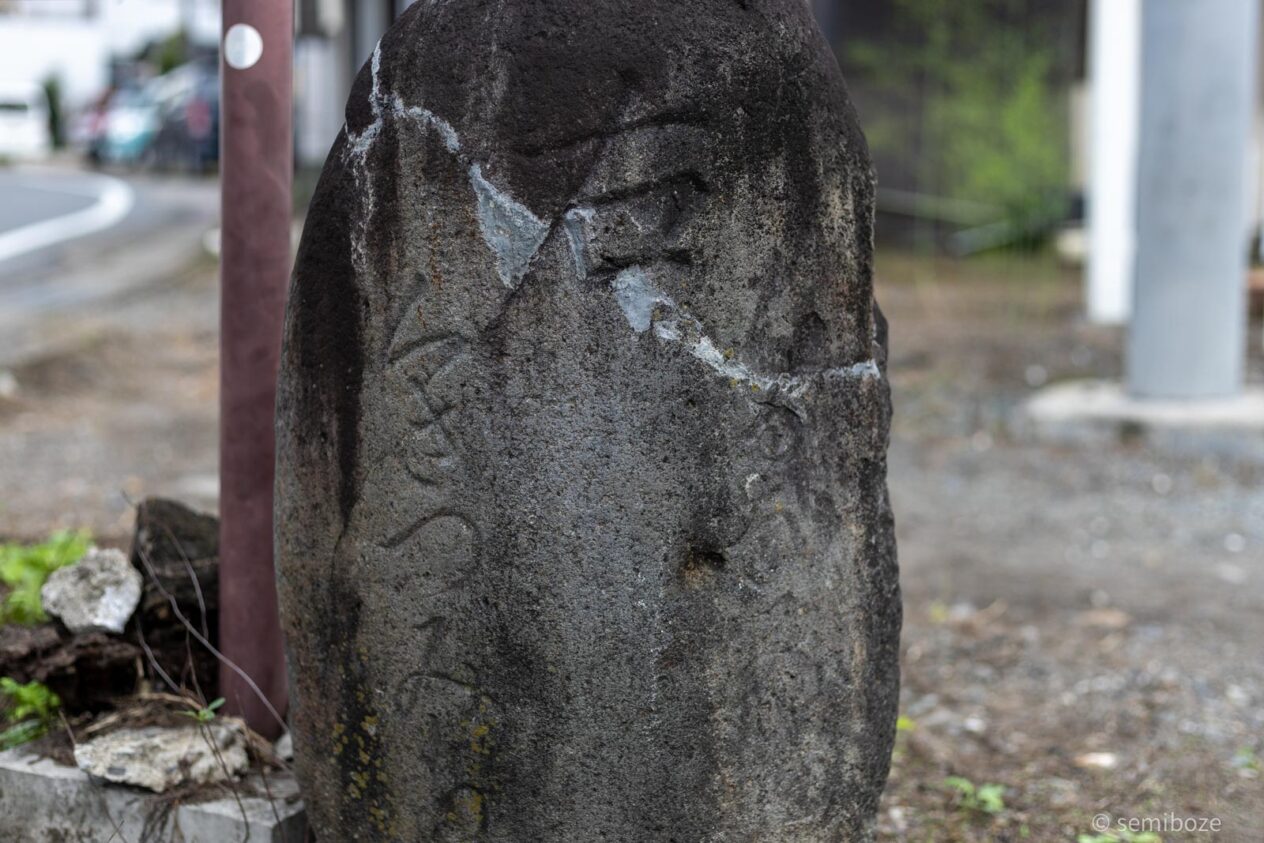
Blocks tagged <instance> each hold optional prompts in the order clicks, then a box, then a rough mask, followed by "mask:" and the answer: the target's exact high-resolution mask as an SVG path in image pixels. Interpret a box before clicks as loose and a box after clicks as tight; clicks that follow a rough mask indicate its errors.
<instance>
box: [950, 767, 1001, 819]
mask: <svg viewBox="0 0 1264 843" xmlns="http://www.w3.org/2000/svg"><path fill="white" fill-rule="evenodd" d="M944 786H945V787H947V788H948V789H949V790H952V791H953V792H954V793H955V794H956V798H957V807H958V808H960V809H961V810H962V811H967V812H969V813H972V814H987V815H989V816H996V815H997V814H1000V813H1001V812H1003V811H1004V810H1005V798H1004V797H1005V786H1004V785H1000V784H981V785H976V784H975V783H974V782H972V781H970V780H969V779H966V778H962V777H961V776H949V777H948V778H946V779H944Z"/></svg>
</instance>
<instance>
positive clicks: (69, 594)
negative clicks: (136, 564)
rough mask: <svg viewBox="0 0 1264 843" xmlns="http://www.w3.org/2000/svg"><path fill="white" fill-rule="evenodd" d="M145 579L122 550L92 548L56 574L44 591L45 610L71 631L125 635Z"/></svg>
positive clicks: (42, 598) (52, 576)
mask: <svg viewBox="0 0 1264 843" xmlns="http://www.w3.org/2000/svg"><path fill="white" fill-rule="evenodd" d="M142 584H143V578H142V577H141V575H140V571H137V570H136V569H135V568H133V567H132V563H131V562H128V561H127V557H126V556H124V555H123V554H122V552H120V551H118V550H101V549H99V548H92V549H91V550H89V551H88V553H87V554H86V555H85V556H84V557H83V558H82V559H80V560H79V561H78V562H77V563H75V564H74V565H69V566H67V567H65V568H61V569H60V570H57V571H54V572H53V573H52V575H51V576H49V578H48V582H46V583H44V587H43V589H41V591H40V600H41V602H42V603H43V606H44V611H45V612H47V613H48V614H50V615H52V616H54V617H57V618H60V619H61V622H62V623H64V624H65V625H66V628H67V629H69V630H70V631H71V632H87V631H88V630H92V629H104V630H107V631H109V632H122V631H123V627H125V626H126V625H127V621H128V619H129V618H131V616H132V612H134V611H136V606H137V604H138V603H139V602H140V594H141V586H142Z"/></svg>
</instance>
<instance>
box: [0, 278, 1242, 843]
mask: <svg viewBox="0 0 1264 843" xmlns="http://www.w3.org/2000/svg"><path fill="white" fill-rule="evenodd" d="M879 272H880V280H879V298H880V300H881V302H882V304H883V308H884V310H885V311H886V313H887V316H888V318H889V319H890V321H891V329H892V330H891V337H892V362H891V379H892V383H893V387H894V394H895V402H896V427H895V431H894V433H893V438H892V448H891V488H892V496H893V499H894V504H895V509H896V515H897V519H898V529H899V541H900V555H901V565H902V569H903V582H904V593H905V599H906V623H905V633H904V691H903V711H904V718H903V720H902V731H901V735H900V739H899V745H898V747H897V751H896V757H895V760H894V765H893V773H892V778H891V783H890V786H889V787H888V790H887V794H886V797H885V799H884V801H883V805H882V812H881V818H880V823H881V826H880V827H881V837H882V838H883V839H886V840H900V841H903V840H910V841H936V842H937V841H992V840H1036V841H1044V840H1050V841H1054V840H1069V841H1074V840H1076V838H1077V836H1078V835H1081V834H1090V833H1092V832H1093V825H1094V817H1095V816H1096V815H1098V814H1108V815H1109V816H1110V817H1111V820H1110V823H1111V826H1112V828H1117V826H1116V825H1115V823H1116V821H1117V820H1118V819H1121V818H1122V819H1123V820H1125V821H1127V820H1129V819H1135V820H1136V821H1137V822H1138V823H1140V822H1142V821H1144V820H1146V819H1147V818H1149V820H1150V821H1151V823H1152V824H1153V823H1156V822H1157V823H1160V824H1162V823H1163V822H1165V821H1166V822H1167V824H1168V825H1169V826H1171V825H1172V824H1173V821H1174V820H1181V821H1182V823H1184V822H1187V821H1193V820H1200V819H1201V820H1205V821H1206V823H1207V824H1208V825H1210V824H1211V823H1212V821H1213V820H1214V821H1218V825H1219V828H1220V831H1219V832H1218V833H1190V832H1184V831H1176V832H1167V831H1161V832H1160V834H1159V835H1158V839H1161V840H1164V841H1180V840H1225V841H1252V843H1256V841H1259V840H1264V782H1262V781H1261V776H1260V769H1259V767H1260V764H1261V761H1260V760H1259V759H1261V758H1264V658H1261V655H1262V653H1261V642H1264V612H1261V611H1260V610H1261V603H1262V602H1264V600H1262V599H1261V598H1262V597H1264V483H1262V482H1261V480H1264V466H1260V465H1252V464H1243V463H1237V462H1233V461H1230V460H1226V459H1224V458H1219V459H1217V458H1212V457H1203V456H1200V455H1197V454H1184V455H1176V454H1165V453H1156V452H1153V451H1151V450H1149V449H1147V448H1146V446H1145V444H1144V443H1143V442H1140V441H1121V442H1120V443H1118V444H1117V445H1116V446H1113V447H1110V448H1101V447H1096V448H1088V447H1082V448H1072V447H1064V446H1052V445H1046V444H1041V443H1035V442H1028V441H1023V440H1021V439H1019V438H1016V437H1015V436H1014V435H1013V434H1012V433H1011V430H1012V428H1011V425H1010V423H1009V420H1010V418H1011V416H1012V412H1013V409H1014V407H1015V406H1016V405H1017V403H1018V402H1020V401H1021V400H1022V399H1023V398H1024V397H1025V396H1026V395H1028V394H1030V393H1031V391H1032V389H1033V388H1034V387H1037V386H1039V385H1041V384H1044V383H1047V382H1051V381H1056V380H1059V379H1063V378H1068V377H1080V376H1108V377H1109V376H1113V375H1118V373H1119V370H1120V351H1119V349H1120V337H1119V335H1118V334H1117V333H1116V332H1112V331H1107V330H1101V329H1093V328H1090V327H1088V326H1085V325H1083V324H1081V323H1080V322H1079V320H1078V317H1077V312H1078V307H1077V302H1078V298H1079V293H1080V290H1079V281H1078V277H1077V275H1076V274H1074V273H1071V272H1068V271H1064V270H1060V269H1058V268H1057V267H1055V266H1052V265H1050V264H1048V263H1046V262H1043V261H1035V260H1032V261H1012V260H1011V261H989V262H982V263H980V262H974V263H970V264H952V263H936V262H930V261H926V260H920V259H912V258H907V257H903V256H900V255H882V256H881V257H880V266H879ZM216 309H217V288H216V284H215V279H214V274H213V272H212V271H211V270H210V268H208V267H203V268H201V269H199V270H197V271H194V272H191V273H190V274H189V276H188V277H187V278H184V279H182V280H181V281H180V283H178V284H175V285H173V286H172V287H170V288H169V289H166V290H165V291H163V292H161V293H159V294H155V295H151V296H148V297H146V298H145V299H143V300H138V301H133V302H130V303H126V304H124V305H123V306H121V307H119V308H116V309H113V310H111V311H109V312H105V313H101V314H97V315H95V316H93V317H91V318H90V319H87V320H86V326H87V327H88V328H89V329H90V330H87V331H85V334H86V335H87V336H90V337H91V339H90V340H89V341H88V342H86V343H85V344H84V345H82V346H81V347H80V348H79V349H78V350H76V351H73V352H69V353H66V354H63V355H61V356H58V357H55V358H50V359H45V360H40V361H35V362H32V363H29V364H27V365H24V366H22V367H19V368H17V369H15V370H13V371H12V372H11V375H12V378H5V377H4V376H3V375H2V374H0V537H10V538H37V537H39V536H41V535H43V534H45V533H47V532H48V531H49V530H50V529H52V528H54V527H58V526H74V527H79V526H87V527H90V528H91V529H93V530H94V531H95V533H96V534H97V535H98V536H99V537H100V538H101V540H103V541H105V542H122V541H125V540H126V537H127V534H128V531H129V529H130V518H131V515H130V511H129V508H128V505H127V502H126V501H127V499H128V498H129V497H130V498H132V499H135V498H139V497H141V496H143V495H148V494H171V495H175V496H178V497H181V498H183V499H185V500H188V501H190V502H193V503H195V504H199V505H202V506H213V501H214V495H215V476H214V475H215V459H216V457H215V423H216V419H215V396H216V388H217V377H218V375H217V370H216V363H215V358H216V343H217V335H216V330H215V317H216ZM68 327H73V328H74V329H76V330H83V329H84V328H85V325H84V324H76V325H74V326H68ZM1257 331H1258V329H1257ZM1254 335H1255V336H1258V333H1255V334H1254ZM1251 371H1252V375H1253V377H1255V378H1256V379H1259V377H1260V376H1261V373H1262V372H1264V366H1262V365H1261V361H1260V360H1259V358H1258V356H1254V357H1253V359H1252V366H1251ZM949 776H959V777H962V778H964V779H967V780H969V781H970V782H972V783H973V784H974V785H976V786H978V787H982V786H984V785H987V784H995V785H999V786H1000V788H1001V791H1000V795H1001V799H1002V801H1003V803H1004V805H1003V807H1001V806H999V805H997V804H995V802H994V801H993V802H991V803H989V804H988V805H987V806H986V807H990V808H991V809H992V810H991V812H989V811H987V810H983V807H984V806H975V805H973V804H972V803H971V801H970V800H968V799H963V798H961V797H960V796H957V795H954V794H955V791H954V790H953V789H952V788H950V787H949V786H948V785H946V784H945V779H946V778H947V777H949ZM993 790H994V789H993ZM993 790H988V793H989V794H991V793H993ZM983 801H986V800H983ZM1098 822H1100V820H1098ZM1101 839H1102V840H1108V839H1110V838H1101ZM1119 839H1127V838H1126V836H1124V835H1120V836H1119ZM1134 839H1139V840H1145V839H1147V838H1145V837H1139V838H1134ZM1151 839H1154V838H1151Z"/></svg>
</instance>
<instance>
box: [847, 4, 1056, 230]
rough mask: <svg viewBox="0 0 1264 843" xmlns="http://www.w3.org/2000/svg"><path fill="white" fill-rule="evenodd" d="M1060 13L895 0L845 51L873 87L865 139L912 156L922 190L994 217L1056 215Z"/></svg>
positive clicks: (1040, 220)
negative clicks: (885, 23)
mask: <svg viewBox="0 0 1264 843" xmlns="http://www.w3.org/2000/svg"><path fill="white" fill-rule="evenodd" d="M1064 12H1065V10H1056V11H1055V10H1052V9H1050V8H1046V7H1044V6H1042V5H1041V4H1040V3H1038V2H1033V0H892V9H891V13H890V21H891V24H890V26H889V27H888V28H887V29H886V30H885V32H884V33H883V35H882V36H881V37H880V38H878V39H872V40H865V39H859V38H857V39H852V40H851V41H849V42H848V43H847V44H846V45H845V52H844V53H843V56H842V59H843V61H844V63H845V65H846V66H847V68H848V70H849V72H850V73H851V74H852V75H854V76H855V77H856V78H857V79H858V81H863V84H864V86H865V87H866V88H869V89H871V90H873V91H874V93H876V94H877V96H876V97H875V98H874V101H873V102H872V103H871V107H870V108H867V109H866V112H865V132H866V134H867V135H868V138H869V143H870V146H871V147H873V149H874V151H875V152H876V153H878V154H879V156H881V155H882V154H884V153H886V154H888V155H889V156H895V157H897V158H906V157H907V156H908V154H909V153H911V154H912V156H913V158H914V160H915V162H916V164H915V169H916V172H915V173H914V175H915V177H916V179H917V181H918V183H919V184H918V189H919V190H920V191H921V192H922V193H926V194H932V195H935V196H939V197H944V198H948V199H953V200H961V201H964V202H969V203H977V204H978V205H980V206H992V207H994V208H996V210H997V211H998V217H999V218H998V219H994V220H991V221H992V222H1004V223H1006V224H1007V225H1009V226H1010V227H1012V228H1014V229H1015V230H1020V231H1027V230H1032V229H1036V228H1039V227H1041V226H1043V225H1047V224H1048V223H1050V222H1052V221H1056V220H1057V219H1058V218H1059V217H1060V216H1061V215H1062V214H1063V213H1064V210H1065V204H1066V202H1065V198H1066V195H1067V186H1068V176H1069V170H1070V167H1069V148H1070V109H1069V97H1068V92H1069V79H1068V78H1067V77H1068V76H1069V73H1068V72H1067V70H1066V68H1067V67H1068V65H1070V64H1071V63H1072V62H1071V61H1070V58H1069V54H1070V53H1071V52H1073V48H1068V46H1067V45H1068V44H1073V43H1074V37H1073V36H1074V34H1075V33H1074V28H1073V27H1070V26H1068V18H1067V16H1066V15H1065V13H1064ZM984 221H985V220H982V219H980V220H978V222H984Z"/></svg>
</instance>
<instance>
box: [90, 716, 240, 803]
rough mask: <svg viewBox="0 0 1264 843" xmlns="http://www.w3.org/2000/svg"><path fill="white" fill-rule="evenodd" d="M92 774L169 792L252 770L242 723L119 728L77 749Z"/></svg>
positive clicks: (229, 778)
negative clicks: (248, 769)
mask: <svg viewBox="0 0 1264 843" xmlns="http://www.w3.org/2000/svg"><path fill="white" fill-rule="evenodd" d="M75 763H76V764H78V765H79V769H81V770H83V771H84V772H85V773H88V774H89V775H92V776H96V777H98V778H102V779H105V780H106V781H110V782H115V783H116V784H129V785H134V786H136V787H143V788H146V789H148V790H152V791H154V792H155V793H164V792H166V791H168V790H171V789H172V788H175V787H181V786H183V785H196V784H213V783H215V782H223V781H229V780H231V779H233V778H235V777H237V776H238V775H240V774H242V773H244V772H245V771H246V769H247V768H248V767H249V766H250V759H249V758H248V757H247V755H246V736H245V733H244V731H243V730H242V727H241V725H240V724H239V723H237V722H235V721H232V720H217V721H215V722H213V723H209V724H206V725H198V724H195V723H190V724H189V725H187V726H174V727H173V726H146V727H143V728H137V729H119V730H118V731H117V732H110V733H109V734H107V735H102V736H101V737H99V738H93V739H91V740H88V741H84V742H83V743H80V744H79V745H78V746H76V747H75Z"/></svg>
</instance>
